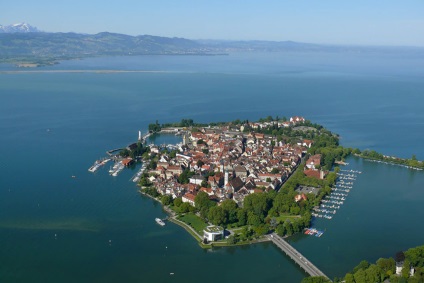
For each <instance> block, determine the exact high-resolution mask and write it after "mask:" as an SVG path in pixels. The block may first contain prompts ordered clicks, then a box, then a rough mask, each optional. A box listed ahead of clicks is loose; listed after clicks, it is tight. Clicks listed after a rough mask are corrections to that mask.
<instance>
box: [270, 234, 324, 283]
mask: <svg viewBox="0 0 424 283" xmlns="http://www.w3.org/2000/svg"><path fill="white" fill-rule="evenodd" d="M266 237H267V238H268V239H270V240H271V241H272V242H273V243H274V244H276V245H277V246H278V247H279V248H280V249H281V250H282V251H283V252H284V253H285V254H286V255H288V256H289V257H290V258H291V259H292V260H293V261H294V262H296V263H297V264H298V265H299V266H300V267H301V268H302V269H303V270H305V271H306V273H308V274H309V275H311V276H323V277H325V278H327V279H329V278H328V277H327V275H325V274H324V273H323V272H322V271H321V270H319V269H318V267H316V266H315V265H314V264H313V263H312V262H310V261H309V260H308V259H307V258H305V257H304V256H303V255H302V254H301V253H300V252H298V251H297V250H296V249H295V248H293V247H292V246H291V245H290V244H289V243H287V242H286V241H285V240H284V239H283V238H281V237H280V236H278V235H277V234H276V233H272V234H271V235H267V236H266Z"/></svg>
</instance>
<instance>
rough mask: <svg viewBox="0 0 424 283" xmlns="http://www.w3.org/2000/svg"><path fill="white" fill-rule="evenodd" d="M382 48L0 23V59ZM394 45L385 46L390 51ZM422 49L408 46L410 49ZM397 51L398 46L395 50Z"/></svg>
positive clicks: (30, 60) (32, 60)
mask: <svg viewBox="0 0 424 283" xmlns="http://www.w3.org/2000/svg"><path fill="white" fill-rule="evenodd" d="M381 49H382V47H360V46H359V47H358V46H356V47H352V46H336V45H319V44H310V43H299V42H293V41H280V42H276V41H222V40H190V39H185V38H177V37H173V38H170V37H160V36H152V35H139V36H130V35H124V34H118V33H110V32H101V33H98V34H78V33H49V32H40V31H39V30H38V29H37V28H36V27H33V26H31V25H29V24H26V23H21V24H14V25H9V26H0V62H9V63H34V64H35V65H44V64H52V63H55V62H57V61H60V60H67V59H74V58H84V57H94V56H112V55H113V56H128V55H153V54H158V55H222V54H228V53H231V52H287V51H302V52H365V51H366V52H380V51H381ZM394 49H396V48H394V47H392V48H389V47H387V48H385V50H386V51H391V50H394ZM411 49H412V50H415V51H416V50H419V52H422V51H423V49H422V48H418V49H417V48H415V49H413V48H409V50H411ZM396 50H398V49H396Z"/></svg>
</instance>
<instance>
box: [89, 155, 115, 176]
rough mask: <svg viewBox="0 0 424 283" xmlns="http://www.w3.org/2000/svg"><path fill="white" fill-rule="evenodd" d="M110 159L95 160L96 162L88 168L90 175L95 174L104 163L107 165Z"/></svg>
mask: <svg viewBox="0 0 424 283" xmlns="http://www.w3.org/2000/svg"><path fill="white" fill-rule="evenodd" d="M110 160H111V159H110V158H105V159H99V160H96V162H94V164H93V166H91V167H90V168H88V171H90V172H91V173H94V172H96V171H97V170H98V169H99V168H100V167H102V166H104V165H105V164H106V163H108V162H109V161H110Z"/></svg>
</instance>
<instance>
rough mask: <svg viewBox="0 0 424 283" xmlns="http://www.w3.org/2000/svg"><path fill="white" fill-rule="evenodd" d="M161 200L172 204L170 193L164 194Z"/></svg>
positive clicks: (164, 203)
mask: <svg viewBox="0 0 424 283" xmlns="http://www.w3.org/2000/svg"><path fill="white" fill-rule="evenodd" d="M161 201H162V204H163V205H170V204H172V196H170V195H163V196H162V197H161Z"/></svg>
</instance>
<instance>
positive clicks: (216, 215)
mask: <svg viewBox="0 0 424 283" xmlns="http://www.w3.org/2000/svg"><path fill="white" fill-rule="evenodd" d="M208 219H209V221H210V222H212V224H215V225H222V224H224V223H226V222H227V219H226V217H225V212H224V210H223V209H222V207H220V206H214V207H211V208H209V212H208Z"/></svg>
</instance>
